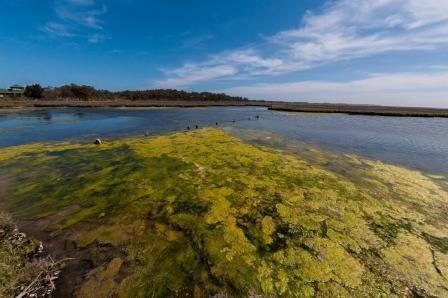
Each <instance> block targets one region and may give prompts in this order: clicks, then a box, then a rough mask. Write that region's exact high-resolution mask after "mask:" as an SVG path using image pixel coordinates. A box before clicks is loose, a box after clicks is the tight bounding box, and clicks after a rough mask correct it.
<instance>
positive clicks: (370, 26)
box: [0, 0, 448, 108]
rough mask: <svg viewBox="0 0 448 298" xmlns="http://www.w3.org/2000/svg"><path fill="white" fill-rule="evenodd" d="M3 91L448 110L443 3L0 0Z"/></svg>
mask: <svg viewBox="0 0 448 298" xmlns="http://www.w3.org/2000/svg"><path fill="white" fill-rule="evenodd" d="M0 7H1V9H0V87H7V86H9V85H11V84H14V83H19V84H24V85H26V84H31V83H40V84H41V85H43V86H59V85H62V84H66V83H78V84H86V85H91V86H95V87H96V88H101V89H110V90H125V89H131V90H133V89H152V88H176V89H184V90H189V91H212V92H225V93H228V94H231V95H238V96H246V97H248V98H251V99H265V100H287V101H308V102H343V103H359V104H381V105H399V106H432V107H446V108H448V0H425V1H423V0H375V1H372V0H295V1H293V0H226V1H210V0H189V1H185V0H147V1H143V0H0Z"/></svg>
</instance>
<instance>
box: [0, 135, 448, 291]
mask: <svg viewBox="0 0 448 298" xmlns="http://www.w3.org/2000/svg"><path fill="white" fill-rule="evenodd" d="M243 139H244V140H243ZM280 143H282V140H281V139H276V138H275V137H274V136H271V135H263V134H256V133H254V134H248V133H244V136H243V133H242V132H238V131H231V132H229V131H224V130H218V129H212V128H205V129H199V130H195V131H190V132H178V133H171V134H166V135H161V136H151V137H131V138H125V139H120V140H114V141H106V142H104V143H103V144H102V145H101V146H96V145H93V144H82V143H72V142H53V143H45V144H41V143H38V144H29V145H22V146H15V147H6V148H2V149H0V181H2V182H1V186H2V189H3V191H2V192H1V200H0V203H1V206H2V208H4V209H5V210H7V211H8V212H10V213H11V214H12V215H13V216H14V218H15V220H16V221H17V222H18V223H19V226H20V228H21V229H22V230H23V231H25V232H27V233H28V234H30V235H32V237H34V238H37V239H39V240H42V241H44V243H45V244H46V247H47V249H48V251H49V253H50V254H52V255H53V257H54V258H55V259H63V258H73V260H71V261H68V262H66V264H65V268H64V269H63V271H62V273H61V278H60V279H59V280H58V282H57V283H56V287H57V289H56V292H55V295H56V296H60V297H67V296H78V297H109V296H119V297H172V296H180V297H185V296H195V297H213V296H215V297H227V296H229V297H248V296H251V297H255V296H257V295H260V296H261V297H271V296H279V297H313V296H314V297H328V296H333V297H334V296H339V297H346V296H354V297H372V296H373V297H394V296H397V297H403V296H423V297H425V296H426V297H432V296H439V297H446V296H447V295H448V193H447V190H446V189H447V186H448V184H447V182H446V179H445V178H444V177H431V176H429V175H425V174H423V173H420V172H417V171H414V170H410V169H406V168H402V167H399V166H395V165H388V164H383V163H381V162H374V161H371V160H368V159H364V158H361V157H357V156H354V155H340V156H335V155H333V154H330V153H326V152H324V151H321V150H319V149H316V148H310V147H308V146H306V145H300V146H292V145H291V146H289V147H288V146H280V145H281V144H280ZM278 147H282V149H278Z"/></svg>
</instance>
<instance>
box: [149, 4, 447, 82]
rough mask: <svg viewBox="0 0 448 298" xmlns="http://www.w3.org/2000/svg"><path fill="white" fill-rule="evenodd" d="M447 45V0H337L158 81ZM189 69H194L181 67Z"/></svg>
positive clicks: (278, 69)
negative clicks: (214, 71) (285, 27)
mask: <svg viewBox="0 0 448 298" xmlns="http://www.w3.org/2000/svg"><path fill="white" fill-rule="evenodd" d="M447 45H448V1H446V0H426V1H421V0H377V1H371V0H358V1H353V0H337V1H331V2H329V3H328V4H327V5H325V6H324V7H323V8H322V10H321V11H320V12H317V13H316V12H308V13H307V14H306V15H305V16H304V17H303V18H302V22H301V24H300V26H298V27H297V28H294V29H291V30H286V31H282V32H279V33H277V34H275V35H274V36H270V37H268V38H266V39H265V40H264V41H263V43H262V44H259V45H251V46H247V47H243V48H240V49H235V50H232V51H227V52H223V53H218V54H214V55H210V56H209V57H207V58H206V59H205V60H203V61H199V62H188V63H185V64H184V65H183V66H181V67H179V68H178V69H174V70H170V71H167V72H166V75H167V78H166V79H165V80H161V81H157V82H156V84H160V85H170V84H176V85H174V86H186V85H191V84H195V83H199V82H203V81H208V80H218V79H226V80H228V79H241V78H245V77H254V76H261V75H278V74H284V73H288V72H294V71H300V70H304V69H309V68H313V67H317V66H320V65H322V64H326V63H331V62H336V61H343V60H348V59H356V58H362V57H368V56H372V55H377V54H381V53H387V52H400V51H410V50H414V51H415V50H434V49H439V48H441V47H442V46H447ZM187 68H188V69H189V70H190V71H189V72H185V71H182V70H185V69H187ZM223 68H225V69H232V72H223V73H222V75H220V76H217V75H211V76H207V75H204V74H203V73H204V72H205V71H206V70H207V69H223ZM197 74H201V75H197ZM193 78H195V79H193Z"/></svg>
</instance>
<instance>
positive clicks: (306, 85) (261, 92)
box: [219, 67, 448, 108]
mask: <svg viewBox="0 0 448 298" xmlns="http://www.w3.org/2000/svg"><path fill="white" fill-rule="evenodd" d="M437 69H440V71H433V72H428V73H393V74H376V75H372V76H370V77H367V78H364V79H358V80H352V81H349V82H331V81H299V82H292V83H278V84H255V85H251V86H241V87H234V88H229V89H225V90H219V92H225V93H228V94H234V95H239V96H246V97H249V98H254V99H265V100H276V101H280V100H287V101H309V102H332V103H340V102H344V103H356V104H383V105H396V106H400V105H405V106H433V107H444V108H448V84H447V82H448V71H447V68H446V67H437Z"/></svg>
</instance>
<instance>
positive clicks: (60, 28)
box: [42, 0, 108, 43]
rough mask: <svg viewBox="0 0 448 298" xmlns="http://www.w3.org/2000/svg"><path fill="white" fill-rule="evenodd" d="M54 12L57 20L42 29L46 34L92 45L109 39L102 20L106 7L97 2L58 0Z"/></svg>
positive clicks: (88, 0) (91, 0)
mask: <svg viewBox="0 0 448 298" xmlns="http://www.w3.org/2000/svg"><path fill="white" fill-rule="evenodd" d="M54 11H55V13H56V16H57V19H56V20H52V21H49V22H47V24H46V25H45V26H44V27H43V28H42V30H43V31H44V32H46V33H48V34H50V35H52V36H57V37H71V38H73V37H77V38H83V39H85V40H87V41H88V42H90V43H98V42H100V41H103V40H106V39H108V37H107V36H106V35H105V33H104V28H103V21H102V20H101V16H102V15H104V14H105V13H106V12H107V7H106V6H105V5H101V4H98V3H97V2H95V0H56V1H55V6H54Z"/></svg>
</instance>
